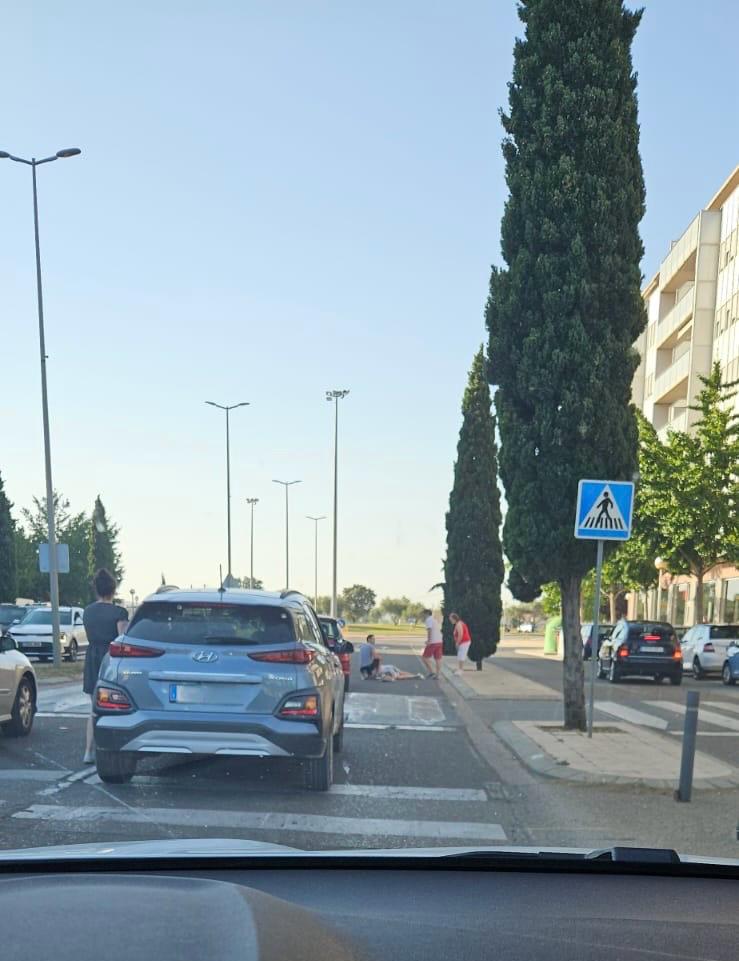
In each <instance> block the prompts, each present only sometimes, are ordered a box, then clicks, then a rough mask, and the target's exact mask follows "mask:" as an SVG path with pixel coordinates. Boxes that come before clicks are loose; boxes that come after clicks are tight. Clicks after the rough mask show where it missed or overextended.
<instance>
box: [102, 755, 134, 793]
mask: <svg viewBox="0 0 739 961" xmlns="http://www.w3.org/2000/svg"><path fill="white" fill-rule="evenodd" d="M95 767H96V768H97V772H98V777H99V778H100V780H101V781H104V782H105V783H106V784H127V783H128V781H130V780H131V778H132V777H133V776H134V774H135V773H136V758H135V757H133V756H132V755H130V754H124V753H123V752H122V751H105V750H101V749H100V748H96V749H95Z"/></svg>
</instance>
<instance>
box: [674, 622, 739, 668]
mask: <svg viewBox="0 0 739 961" xmlns="http://www.w3.org/2000/svg"><path fill="white" fill-rule="evenodd" d="M732 642H735V643H736V642H739V624H696V625H695V627H691V628H690V630H689V631H686V633H685V636H684V637H683V640H682V649H683V670H685V671H692V673H693V677H694V678H696V680H700V679H701V678H703V677H705V676H706V674H716V675H719V674H721V672H722V670H723V666H724V664H725V663H726V657H727V653H728V650H729V645H730V644H731V643H732Z"/></svg>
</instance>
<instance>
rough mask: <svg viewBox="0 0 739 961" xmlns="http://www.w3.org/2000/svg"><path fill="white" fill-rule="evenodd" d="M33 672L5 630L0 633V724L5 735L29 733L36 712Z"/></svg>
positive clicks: (28, 662) (26, 659) (34, 675)
mask: <svg viewBox="0 0 739 961" xmlns="http://www.w3.org/2000/svg"><path fill="white" fill-rule="evenodd" d="M36 690H37V688H36V674H35V673H34V670H33V667H32V665H31V662H30V661H29V660H28V658H27V657H26V655H25V654H21V652H20V651H19V650H18V649H17V648H16V646H15V641H14V640H13V638H12V637H11V636H10V635H9V634H4V635H2V636H1V637H0V728H2V732H3V734H4V735H5V736H6V737H25V736H26V735H27V734H30V733H31V728H32V727H33V718H34V715H35V713H36Z"/></svg>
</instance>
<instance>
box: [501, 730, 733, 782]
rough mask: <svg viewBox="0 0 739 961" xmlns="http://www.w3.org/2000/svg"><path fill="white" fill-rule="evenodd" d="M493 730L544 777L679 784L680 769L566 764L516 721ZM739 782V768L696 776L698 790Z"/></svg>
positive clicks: (521, 759) (567, 779)
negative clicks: (599, 770)
mask: <svg viewBox="0 0 739 961" xmlns="http://www.w3.org/2000/svg"><path fill="white" fill-rule="evenodd" d="M493 731H494V732H495V734H497V735H498V737H499V738H500V739H501V741H503V743H504V744H506V745H507V746H508V747H509V748H510V749H511V751H513V753H514V754H515V755H516V757H517V758H518V759H519V760H520V761H521V762H522V763H523V764H525V765H526V767H527V768H528V769H529V770H530V771H535V772H536V773H537V774H541V775H542V776H543V777H548V778H554V779H558V780H562V781H574V782H576V783H580V784H631V785H636V786H638V787H648V788H655V789H657V790H663V791H664V790H673V789H675V788H677V782H678V774H679V772H678V771H676V772H675V778H674V779H672V778H655V777H631V776H629V775H624V774H606V773H603V774H591V773H590V772H588V771H577V770H574V769H572V768H570V767H568V765H566V764H561V763H560V762H559V761H555V760H554V758H553V757H551V755H549V754H547V753H546V752H545V751H544V750H543V748H542V747H540V745H538V744H537V743H536V741H534V740H532V738H530V737H529V736H528V734H524V733H523V731H521V730H520V729H519V728H517V727H516V725H515V724H514V722H513V721H496V722H495V723H494V724H493ZM737 786H739V771H737V773H736V774H733V775H729V776H727V777H712V778H705V777H697V778H694V780H693V787H694V788H695V789H696V790H704V791H710V790H716V789H719V788H734V787H737Z"/></svg>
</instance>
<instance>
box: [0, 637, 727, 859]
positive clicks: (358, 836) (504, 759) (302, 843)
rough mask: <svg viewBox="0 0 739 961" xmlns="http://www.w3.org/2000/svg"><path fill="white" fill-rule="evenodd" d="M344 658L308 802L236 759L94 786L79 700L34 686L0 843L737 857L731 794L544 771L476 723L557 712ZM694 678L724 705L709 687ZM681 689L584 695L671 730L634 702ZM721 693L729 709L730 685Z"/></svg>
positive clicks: (530, 660)
mask: <svg viewBox="0 0 739 961" xmlns="http://www.w3.org/2000/svg"><path fill="white" fill-rule="evenodd" d="M417 646H418V641H417V640H413V641H412V640H410V639H409V640H408V641H404V640H403V639H400V638H394V639H392V640H388V641H387V644H386V647H387V650H386V653H385V660H386V662H387V661H390V662H392V663H394V664H397V665H398V666H399V667H401V668H403V669H405V670H409V671H414V672H415V671H418V670H420V669H421V665H420V662H419V661H418V659H417V657H416V656H415V655H414V654H412V653H411V651H412V650H413V649H414V648H415V647H417ZM405 651H407V652H408V653H405ZM499 656H500V657H501V663H502V664H504V665H505V667H506V668H508V669H509V670H513V671H516V672H519V673H522V674H524V675H525V676H527V677H530V678H532V679H535V680H538V681H540V683H542V684H546V685H549V686H552V687H555V688H557V689H558V688H559V685H560V678H561V665H560V664H558V663H551V662H548V661H544V660H541V659H539V658H536V657H532V656H523V655H517V654H515V652H505V653H504V652H501V654H500V655H499ZM355 661H356V657H355ZM356 667H357V665H356V664H355V674H354V676H353V677H352V691H351V696H350V698H349V700H348V706H347V716H348V725H347V730H346V734H345V743H344V751H343V752H342V754H341V755H339V756H337V759H336V767H335V782H336V783H335V786H334V788H333V789H332V791H331V792H330V793H328V794H323V795H322V794H314V793H311V792H308V791H306V790H304V789H303V787H302V785H301V780H300V772H299V770H298V769H297V766H296V765H294V764H291V763H289V762H280V763H278V762H274V761H273V762H266V761H257V760H250V759H249V760H247V759H244V760H241V759H219V760H192V761H190V760H185V761H183V760H180V759H175V760H168V761H167V760H164V759H160V758H151V759H146V760H145V761H144V762H143V763H142V765H141V767H140V769H139V772H138V774H137V775H136V777H135V778H134V779H133V781H132V782H131V783H130V784H127V785H122V786H110V785H104V784H102V783H100V781H99V779H98V778H97V775H96V773H95V769H94V767H89V766H88V767H86V766H84V765H83V764H82V762H81V759H82V751H83V744H84V729H85V723H86V713H85V712H86V709H87V707H86V699H85V698H84V696H83V695H82V694H81V691H80V686H79V685H78V684H76V683H74V684H65V685H62V686H60V687H55V688H52V687H51V686H50V685H47V686H46V688H45V689H44V690H43V691H42V695H41V698H40V702H39V708H40V710H39V714H38V716H37V718H36V722H35V725H34V729H33V732H32V734H31V736H30V737H29V738H26V739H20V740H12V739H7V738H5V739H2V738H0V848H19V847H29V846H41V847H43V846H46V845H58V844H69V843H85V842H98V843H99V842H106V843H110V842H115V841H126V840H143V839H151V838H156V839H158V838H191V837H199V838H203V837H219V838H242V839H249V840H253V841H261V842H269V843H271V844H279V845H286V846H288V847H293V848H299V849H302V850H311V849H338V848H347V847H352V848H357V847H359V848H390V847H432V846H454V845H460V844H463V845H491V844H523V845H536V846H576V847H602V846H604V845H606V844H637V845H654V846H672V847H677V848H678V849H680V850H685V851H690V852H691V853H698V854H706V855H722V856H728V857H736V856H739V850H738V849H739V845H737V843H736V840H735V829H736V820H737V807H738V805H737V800H738V792H736V791H712V792H705V793H702V794H701V795H700V796H697V797H696V799H695V800H694V802H693V803H692V804H690V805H679V804H676V803H675V802H674V801H673V799H672V797H671V796H670V794H669V793H668V792H659V791H650V790H647V789H641V790H639V789H635V788H632V787H629V788H618V787H598V786H592V785H578V784H572V783H568V782H560V781H556V782H555V781H551V780H547V779H544V778H540V777H538V776H536V775H533V774H531V773H530V772H529V771H528V770H527V769H525V768H524V767H523V766H522V765H521V764H520V763H519V762H518V761H517V760H516V759H515V758H514V757H513V755H511V754H510V752H509V751H508V749H507V748H506V747H505V746H504V745H503V744H502V743H501V742H499V741H498V739H497V737H496V736H495V735H494V734H493V733H492V732H491V731H490V730H489V729H488V728H487V727H486V726H485V724H486V722H492V721H493V720H498V719H506V718H507V719H515V718H527V719H534V720H535V719H538V718H542V719H543V718H547V719H554V718H557V717H559V716H561V703H560V702H559V701H558V700H552V699H550V700H544V699H536V698H532V699H525V700H516V701H508V700H495V701H486V700H484V699H475V700H472V701H466V700H465V699H464V698H462V697H461V696H460V695H459V693H458V692H456V691H455V690H454V689H453V688H451V687H450V686H449V685H448V684H446V683H443V682H442V683H441V684H438V683H437V682H435V681H426V680H413V681H400V682H395V683H392V684H382V683H379V682H365V681H362V680H361V679H360V678H359V676H358V673H357V671H356ZM695 683H696V682H692V681H686V686H691V685H693V684H695ZM698 686H699V688H700V690H701V692H702V694H703V693H704V692H705V691H708V690H710V691H711V692H712V694H711V697H712V698H713V696H714V692H715V695H716V696H717V697H719V698H723V699H727V692H726V690H725V689H722V687H721V685H720V683H718V685H716V684H715V683H714V682H712V681H707V682H700V684H699V685H698ZM685 690H686V687H682V688H669V687H667V686H665V687H663V688H655V687H654V686H653V685H648V684H646V685H645V684H635V685H631V684H624V685H622V686H621V685H618V686H613V685H607V684H599V687H598V696H599V699H603V698H605V696H606V695H607V697H608V699H609V701H610V702H611V703H612V704H616V705H617V707H618V706H623V707H626V708H632V709H636V710H643V712H644V713H645V714H652V715H654V716H659V717H663V718H665V717H666V718H667V719H668V722H669V724H670V725H676V726H677V727H679V724H680V719H679V717H678V716H677V715H675V716H674V717H673V716H672V715H671V714H670V712H669V710H667V711H665V710H658V709H656V708H654V707H653V706H651V705H649V704H648V703H647V702H649V701H655V700H662V699H664V700H665V701H666V702H667V701H669V702H670V703H672V704H675V705H677V704H679V703H680V700H681V699H684V692H685ZM729 694H730V695H731V696H733V697H734V698H735V701H736V704H737V705H738V706H739V696H737V695H739V691H734V690H732V691H730V692H729ZM727 713H728V712H727ZM602 717H604V718H607V717H613V715H608V714H605V713H604V714H603V715H602ZM736 717H737V719H738V720H739V712H737V714H736ZM705 740H707V741H710V751H711V752H714V750H715V752H716V754H717V756H721V757H728V756H729V755H731V752H732V751H733V752H734V754H733V755H731V758H732V759H733V760H734V761H735V760H736V752H737V747H739V742H737V740H736V738H735V737H725V738H724V737H716V738H706V739H705ZM701 747H704V745H703V744H701ZM727 752H728V755H727Z"/></svg>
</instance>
